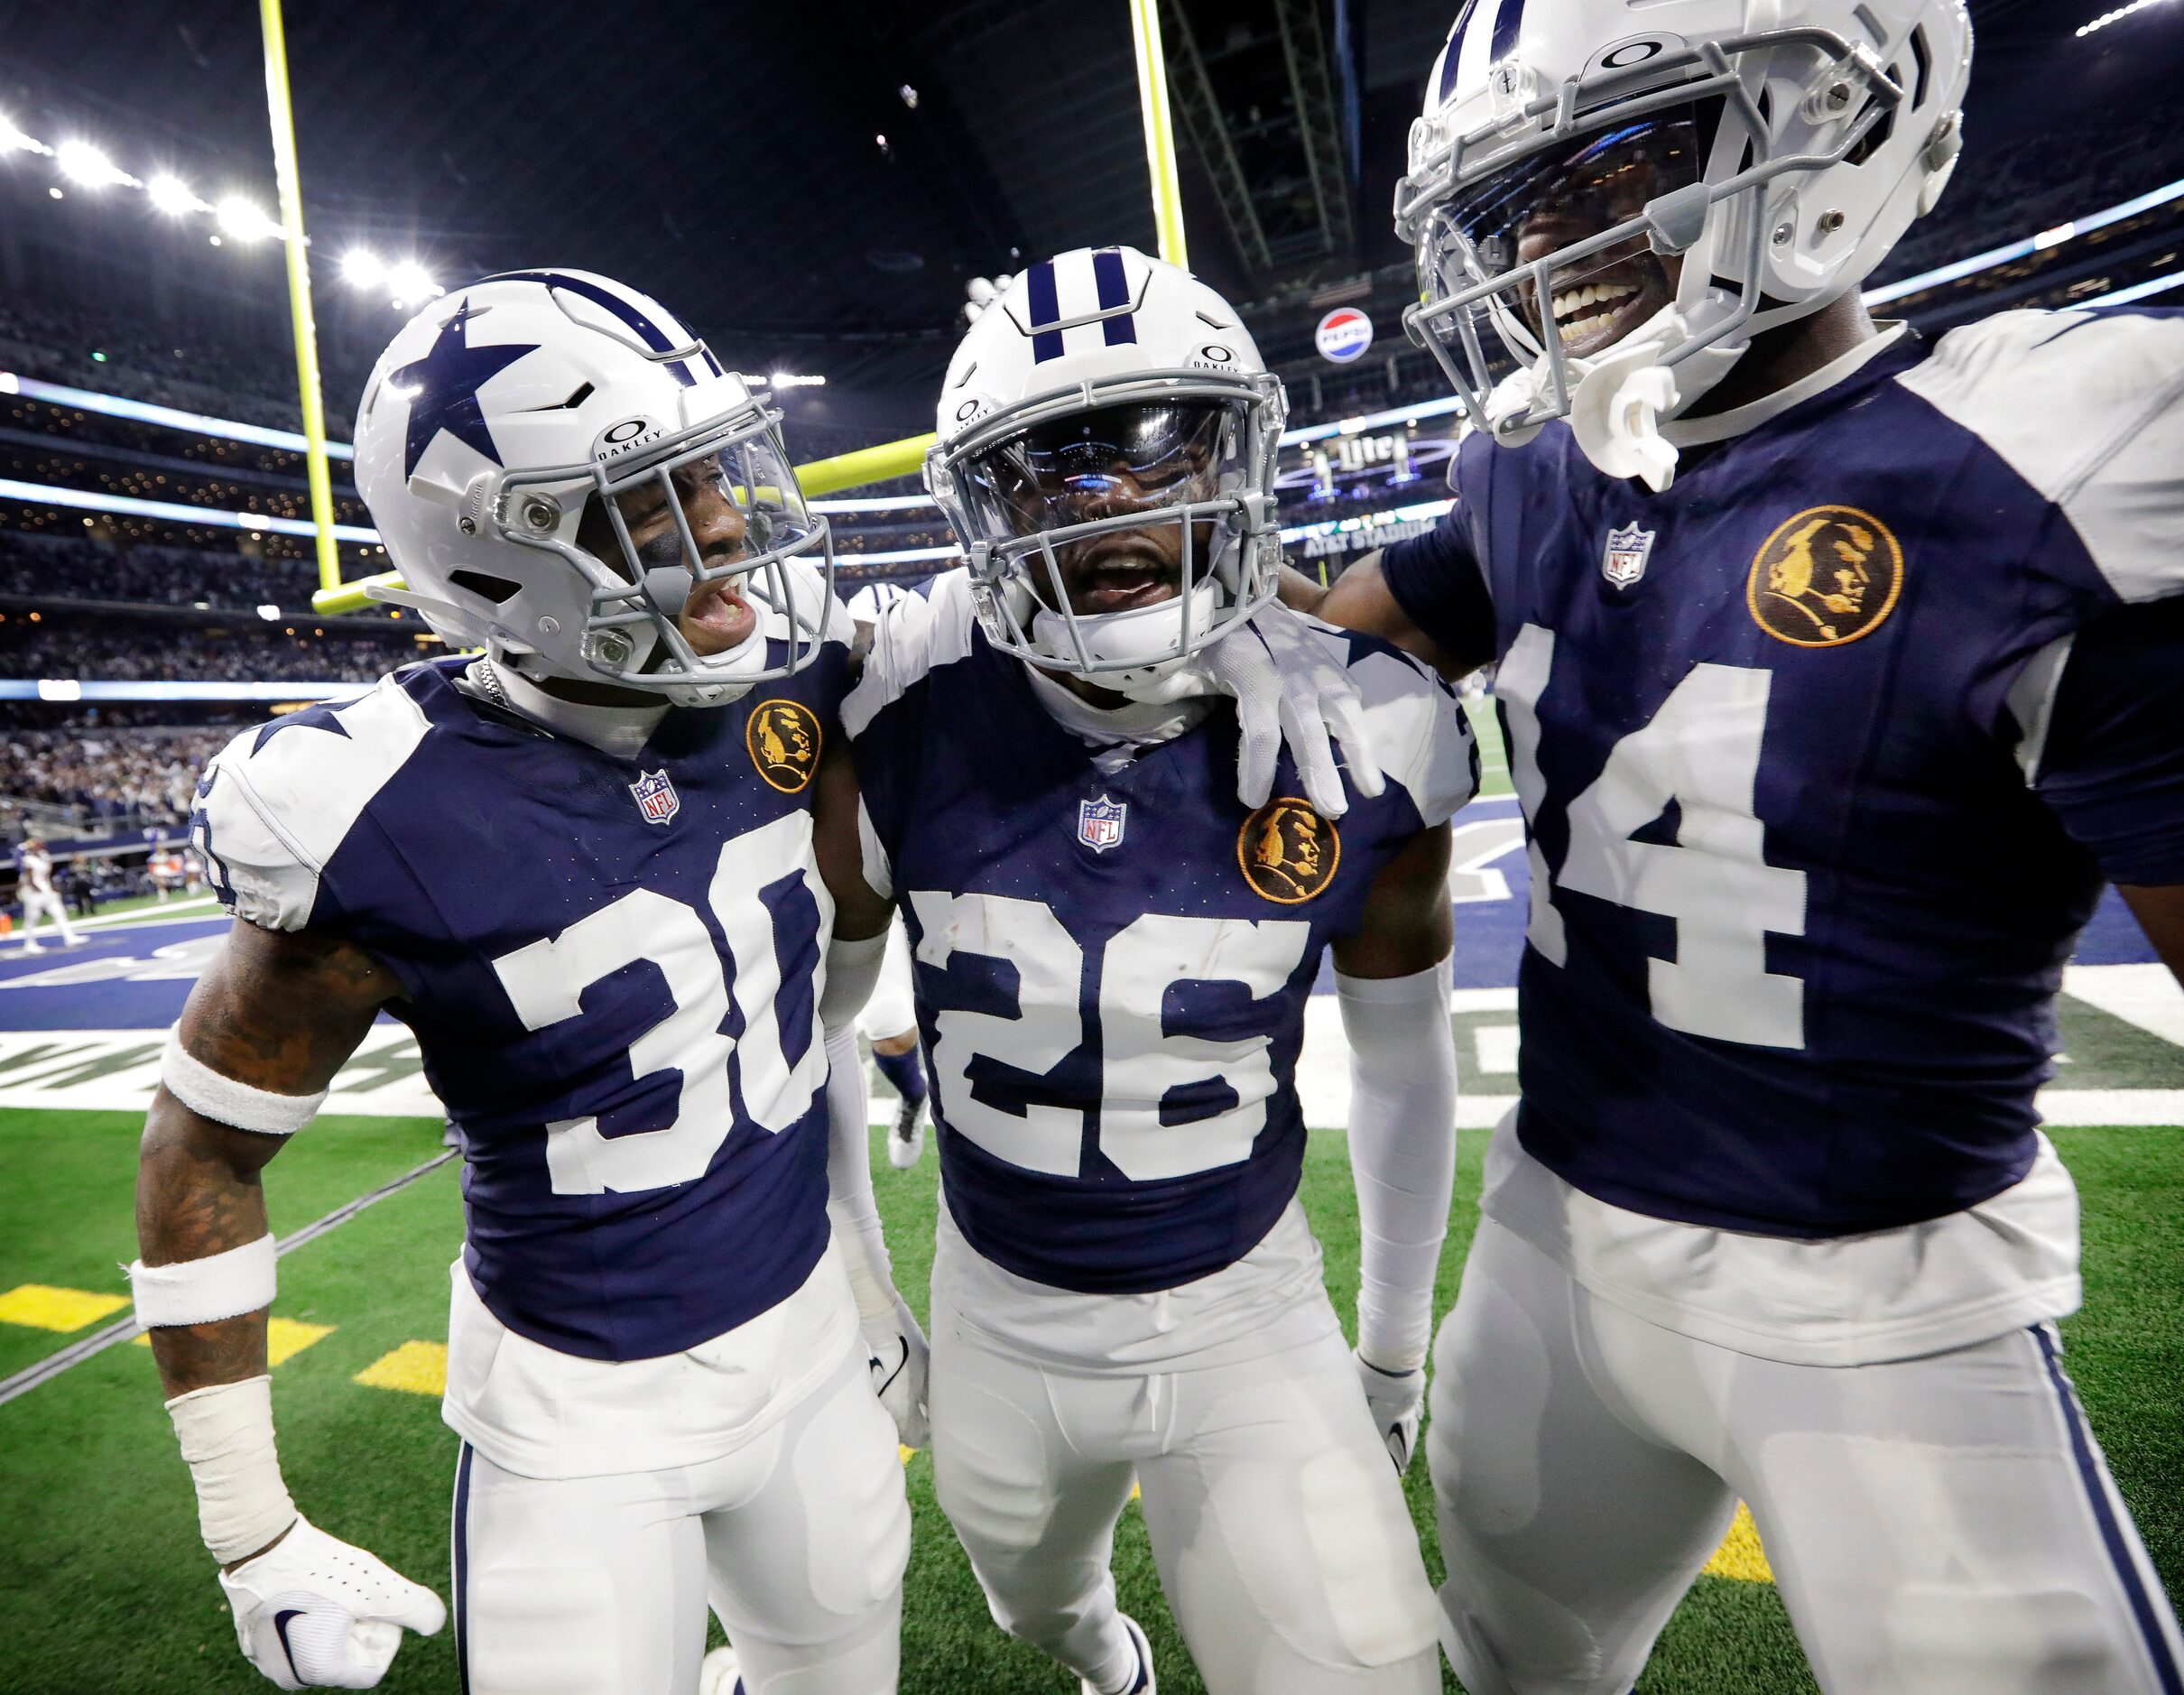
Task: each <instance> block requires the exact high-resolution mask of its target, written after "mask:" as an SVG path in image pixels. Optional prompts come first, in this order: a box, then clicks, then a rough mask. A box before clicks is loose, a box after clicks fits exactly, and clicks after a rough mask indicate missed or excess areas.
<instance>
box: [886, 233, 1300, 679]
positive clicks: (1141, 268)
mask: <svg viewBox="0 0 2184 1695" xmlns="http://www.w3.org/2000/svg"><path fill="white" fill-rule="evenodd" d="M1287 411H1288V409H1287V405H1286V403H1285V402H1284V400H1283V398H1282V384H1281V382H1280V381H1279V379H1277V378H1276V377H1275V376H1274V375H1272V373H1271V372H1269V371H1268V370H1267V369H1266V366H1265V365H1264V364H1263V362H1262V361H1261V359H1260V357H1259V351H1258V348H1257V347H1255V346H1254V344H1253V341H1252V338H1251V335H1250V332H1248V331H1247V330H1246V329H1245V328H1244V325H1243V322H1242V320H1240V319H1239V318H1238V317H1237V315H1236V313H1235V310H1234V309H1233V308H1231V307H1230V306H1229V304H1228V302H1227V301H1225V300H1223V299H1222V298H1221V297H1220V296H1219V295H1218V294H1217V293H1215V292H1214V291H1213V290H1211V289H1209V288H1208V287H1207V286H1206V285H1205V284H1204V283H1203V282H1199V281H1198V279H1197V278H1196V277H1194V276H1192V275H1191V274H1190V273H1189V272H1187V271H1183V270H1180V269H1179V268H1178V267H1176V266H1174V265H1171V264H1164V263H1162V262H1161V261H1160V260H1158V259H1151V258H1148V257H1146V255H1143V254H1142V253H1139V252H1138V251H1137V250H1136V249H1135V248H1133V247H1100V248H1081V247H1080V248H1078V249H1077V250H1075V251H1074V252H1070V253H1065V254H1060V255H1056V256H1055V257H1054V258H1051V259H1045V260H1041V262H1040V263H1038V264H1033V265H1031V266H1029V267H1027V268H1026V269H1025V270H1024V271H1023V273H1022V274H1021V275H1019V276H1017V277H1014V278H1013V279H1011V281H1010V282H1009V284H1008V286H1007V287H1006V288H1005V289H1004V290H1003V291H1002V292H1001V293H1000V294H999V296H998V297H997V298H996V299H995V301H993V303H992V304H991V305H990V306H988V307H987V308H986V310H984V311H982V312H981V313H980V314H979V315H978V318H977V320H976V322H974V323H973V324H972V325H971V328H970V331H969V333H968V334H967V335H966V336H965V337H964V338H963V345H962V346H961V347H958V348H957V349H956V356H955V357H954V359H952V360H951V361H950V362H949V367H948V380H947V384H946V386H945V387H944V388H943V389H942V391H941V395H940V406H939V426H938V428H939V440H937V441H936V442H935V443H934V445H933V447H932V448H931V449H930V450H929V451H928V452H927V454H926V457H925V486H926V487H927V488H928V489H929V490H930V491H931V493H932V496H933V497H934V498H935V499H936V500H938V501H939V504H940V508H941V510H942V511H943V512H945V513H947V514H948V518H949V523H950V524H952V525H953V526H954V527H955V532H956V536H957V539H958V541H959V542H961V543H962V544H963V548H964V551H966V552H967V554H968V555H969V556H970V571H971V582H972V594H973V597H974V599H975V602H976V607H977V609H978V616H979V620H980V622H981V624H982V625H984V627H985V630H986V639H987V640H988V641H990V642H992V643H993V644H994V645H995V646H996V647H998V648H1000V649H1002V650H1003V651H1004V652H1006V653H1014V654H1016V655H1017V656H1018V657H1019V658H1021V659H1023V660H1026V661H1028V662H1030V663H1032V664H1033V665H1037V666H1039V667H1041V669H1042V670H1047V671H1060V672H1074V673H1075V674H1076V675H1078V676H1080V677H1086V678H1090V679H1093V680H1096V681H1098V682H1099V683H1101V684H1102V685H1103V686H1105V687H1106V688H1110V689H1114V690H1118V691H1120V692H1123V693H1125V694H1135V695H1137V696H1139V697H1140V698H1161V691H1162V686H1163V685H1170V686H1171V687H1180V673H1181V672H1182V671H1183V669H1184V667H1186V666H1187V665H1188V664H1189V661H1190V659H1191V657H1192V655H1194V654H1196V653H1198V652H1200V651H1201V650H1202V649H1204V648H1205V647H1207V646H1208V644H1211V643H1213V642H1216V641H1217V640H1219V639H1220V638H1221V637H1222V636H1224V635H1226V634H1228V633H1229V632H1230V631H1231V630H1234V629H1235V628H1236V627H1237V626H1238V625H1241V624H1243V623H1244V622H1245V620H1247V619H1248V618H1249V617H1250V616H1252V614H1253V613H1254V612H1255V611H1257V610H1258V609H1259V608H1260V607H1263V605H1265V604H1266V602H1267V601H1268V600H1270V599H1271V598H1272V597H1273V594H1274V589H1275V586H1276V582H1277V580H1278V577H1279V571H1280V566H1281V562H1282V543H1281V537H1280V533H1279V524H1278V523H1277V520H1276V517H1275V511H1274V493H1273V474H1274V466H1275V459H1276V457H1277V455H1278V454H1279V452H1280V450H1281V438H1282V422H1283V421H1284V419H1285V418H1286V417H1287ZM1166 525H1173V526H1174V530H1175V540H1176V543H1177V547H1176V552H1177V554H1178V560H1179V562H1178V565H1177V568H1176V576H1175V580H1174V583H1173V589H1174V592H1173V593H1172V594H1169V595H1166V596H1165V597H1162V598H1159V599H1155V600H1151V601H1147V600H1145V599H1144V596H1145V595H1146V594H1148V593H1157V592H1159V591H1160V588H1163V587H1165V585H1161V584H1152V583H1149V582H1147V581H1143V580H1141V581H1140V583H1139V584H1138V586H1137V587H1136V588H1134V589H1124V588H1116V587H1114V586H1113V585H1110V586H1108V587H1107V588H1104V589H1102V590H1100V591H1098V592H1102V593H1106V594H1107V595H1109V596H1110V597H1114V598H1116V599H1118V600H1123V601H1126V602H1127V601H1134V602H1136V604H1131V605H1125V606H1122V607H1118V608H1117V609H1115V610H1111V611H1104V612H1078V611H1076V610H1074V609H1073V608H1072V607H1071V604H1070V596H1069V592H1068V590H1067V588H1066V587H1065V583H1064V578H1065V572H1066V570H1069V569H1071V568H1072V567H1071V561H1073V560H1083V561H1084V562H1085V564H1086V568H1087V570H1110V568H1107V567H1094V566H1092V565H1091V563H1090V560H1091V555H1089V554H1087V553H1082V552H1079V551H1077V550H1082V549H1086V548H1097V547H1098V544H1099V538H1101V537H1103V536H1111V535H1121V534H1124V533H1134V532H1143V531H1150V530H1154V529H1157V528H1160V527H1161V526H1166ZM1147 569H1148V568H1146V567H1144V566H1143V564H1142V563H1141V564H1140V565H1139V566H1136V567H1129V568H1127V570H1131V571H1134V572H1135V573H1136V574H1137V575H1138V576H1139V578H1140V579H1144V578H1145V576H1146V572H1147ZM1112 570H1114V571H1117V572H1121V571H1124V570H1125V568H1124V567H1123V566H1121V565H1117V566H1115V567H1114V568H1112Z"/></svg>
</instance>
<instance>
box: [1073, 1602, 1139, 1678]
mask: <svg viewBox="0 0 2184 1695" xmlns="http://www.w3.org/2000/svg"><path fill="white" fill-rule="evenodd" d="M1115 1616H1116V1617H1117V1618H1119V1619H1121V1620H1122V1621H1123V1628H1124V1630H1126V1631H1128V1632H1129V1633H1130V1644H1131V1645H1132V1646H1133V1647H1134V1648H1135V1649H1136V1650H1137V1675H1136V1676H1135V1677H1134V1678H1133V1679H1131V1681H1129V1682H1127V1683H1125V1684H1124V1685H1123V1686H1122V1688H1121V1689H1119V1690H1114V1691H1112V1695H1160V1685H1159V1684H1158V1683H1157V1682H1155V1681H1153V1676H1152V1644H1151V1643H1149V1642H1147V1641H1146V1640H1145V1633H1144V1631H1143V1629H1141V1628H1140V1627H1139V1626H1138V1622H1137V1620H1136V1619H1134V1618H1133V1617H1131V1616H1130V1615H1129V1614H1127V1613H1117V1614H1116V1615H1115ZM1077 1685H1078V1689H1079V1690H1082V1691H1083V1695H1110V1692H1109V1691H1107V1690H1100V1689H1097V1688H1095V1687H1094V1686H1093V1683H1092V1680H1091V1679H1090V1678H1079V1679H1078V1681H1077Z"/></svg>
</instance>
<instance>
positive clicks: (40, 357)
mask: <svg viewBox="0 0 2184 1695" xmlns="http://www.w3.org/2000/svg"><path fill="white" fill-rule="evenodd" d="M94 351H96V352H98V353H103V354H105V355H106V357H105V358H104V359H94V358H92V357H91V355H92V354H93V352H94ZM0 366H5V367H6V368H8V369H10V370H14V371H19V372H21V373H22V374H23V375H26V376H37V377H42V378H44V379H45V380H46V381H48V382H51V383H66V384H69V385H70V386H72V387H76V388H88V389H96V390H97V391H99V392H101V393H105V394H125V395H128V396H129V397H130V398H132V399H134V400H147V401H151V402H153V403H155V404H158V405H162V406H173V407H177V408H179V409H180V410H182V411H184V412H208V413H210V414H212V415H214V416H217V417H224V418H239V419H241V420H242V421H244V422H245V423H254V424H262V425H264V426H265V427H266V428H268V429H273V430H299V431H300V430H301V429H302V427H303V424H302V418H301V408H300V407H299V405H298V403H297V401H296V396H295V366H294V364H293V363H292V356H291V355H290V353H289V351H288V348H287V346H286V344H285V343H282V342H279V341H273V340H262V341H254V342H245V343H242V344H236V343H234V342H230V341H227V340H223V339H221V338H217V337H215V336H210V335H207V334H204V333H202V332H200V331H198V330H194V329H193V330H190V331H189V332H188V334H187V338H186V339H185V338H182V332H179V331H178V332H175V335H173V336H168V335H155V334H153V333H151V332H150V331H149V330H148V329H130V328H126V327H123V326H119V325H116V324H114V323H112V322H100V323H89V322H86V321H85V320H83V319H81V318H79V317H78V316H77V315H76V314H74V313H71V312H68V311H65V310H60V309H57V308H55V307H54V306H52V305H51V304H48V303H42V302H40V303H33V302H32V301H24V300H21V299H15V300H0ZM362 375H363V374H362V373H358V374H356V376H355V377H354V378H353V379H351V380H347V381H344V380H342V379H341V378H339V377H338V376H337V375H336V374H335V373H334V372H332V371H330V370H329V372H328V375H327V380H326V384H325V387H326V396H327V420H326V426H327V429H328V431H329V432H330V433H332V434H334V435H336V436H338V437H339V438H341V439H342V440H347V439H348V437H349V435H350V433H351V428H352V426H351V422H350V420H349V417H348V405H349V403H350V402H351V400H352V399H353V398H354V396H355V395H356V394H358V393H359V392H360V390H361V387H362ZM283 396H284V398H282V397H283Z"/></svg>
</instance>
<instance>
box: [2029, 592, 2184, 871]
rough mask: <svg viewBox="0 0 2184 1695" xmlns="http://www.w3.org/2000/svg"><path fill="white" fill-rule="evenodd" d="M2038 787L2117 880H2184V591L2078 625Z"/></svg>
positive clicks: (2058, 692)
mask: <svg viewBox="0 0 2184 1695" xmlns="http://www.w3.org/2000/svg"><path fill="white" fill-rule="evenodd" d="M2033 786H2034V787H2035V788H2036V789H2037V790H2038V791H2039V792H2040V796H2041V799H2042V800H2043V801H2046V802H2047V803H2048V805H2049V806H2050V808H2051V809H2053V810H2054V812H2055V814H2056V816H2057V817H2058V818H2059V819H2060V820H2062V823H2063V828H2064V829H2067V830H2068V831H2069V832H2070V834H2071V836H2072V837H2073V838H2075V839H2076V840H2078V842H2080V843H2082V844H2083V845H2084V846H2085V847H2087V849H2088V850H2089V851H2090V852H2091V853H2092V855H2093V857H2095V858H2096V860H2097V861H2098V862H2099V864H2100V867H2101V870H2102V872H2103V873H2104V874H2105V875H2106V876H2107V877H2108V878H2109V879H2110V881H2112V882H2115V883H2123V884H2129V885H2134V886H2141V887H2151V888H2164V887H2169V886H2172V885H2177V884H2184V595H2177V596H2172V597H2170V598H2169V599H2167V600H2158V601H2155V602H2153V603H2152V604H2151V605H2147V606H2137V607H2123V608H2122V609H2121V610H2118V611H2115V612H2112V613H2110V614H2109V615H2108V616H2106V617H2105V618H2102V619H2099V620H2097V621H2096V622H2095V623H2093V624H2089V625H2087V626H2086V627H2085V628H2083V629H2082V630H2080V631H2079V632H2078V637H2077V640H2076V641H2075V642H2074V643H2073V644H2071V649H2070V657H2069V659H2068V662H2067V663H2066V664H2065V666H2064V669H2063V673H2062V681H2061V682H2060V684H2059V687H2058V688H2057V690H2056V693H2055V704H2054V709H2053V711H2052V713H2051V714H2050V718H2049V720H2048V725H2047V736H2046V740H2045V742H2044V744H2043V746H2042V748H2041V760H2040V766H2039V773H2038V775H2037V777H2036V778H2035V781H2034V785H2033Z"/></svg>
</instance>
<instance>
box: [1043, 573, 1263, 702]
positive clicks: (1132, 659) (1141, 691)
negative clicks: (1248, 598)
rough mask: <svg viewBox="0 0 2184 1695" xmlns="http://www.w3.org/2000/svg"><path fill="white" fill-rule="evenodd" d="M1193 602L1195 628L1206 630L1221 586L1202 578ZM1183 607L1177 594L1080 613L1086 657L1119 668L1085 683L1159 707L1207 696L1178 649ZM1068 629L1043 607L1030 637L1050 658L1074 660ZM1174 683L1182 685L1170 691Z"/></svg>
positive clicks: (1066, 623)
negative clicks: (1119, 609)
mask: <svg viewBox="0 0 2184 1695" xmlns="http://www.w3.org/2000/svg"><path fill="white" fill-rule="evenodd" d="M1184 605H1185V601H1184V597H1182V596H1180V595H1177V596H1175V597H1171V598H1170V599H1167V600H1161V601H1156V602H1154V603H1153V604H1152V606H1149V607H1130V608H1129V609H1128V610H1126V611H1123V612H1093V613H1080V614H1078V616H1077V619H1076V625H1077V634H1078V637H1079V638H1081V639H1082V641H1083V643H1084V652H1085V655H1086V657H1087V658H1089V659H1090V660H1091V661H1092V662H1094V663H1095V664H1098V665H1102V666H1113V667H1115V669H1112V670H1102V671H1099V672H1094V673H1091V674H1089V675H1087V676H1086V678H1085V681H1087V682H1094V683H1097V684H1098V685H1099V686H1100V687H1101V688H1103V689H1112V690H1115V692H1116V693H1117V694H1123V695H1127V696H1129V698H1130V699H1133V700H1141V701H1148V702H1155V703H1165V702H1167V701H1171V700H1179V699H1184V698H1186V697H1187V696H1189V695H1193V694H1203V693H1204V692H1205V691H1206V689H1205V681H1204V679H1203V677H1202V676H1201V675H1199V674H1198V673H1197V672H1196V670H1195V668H1194V667H1193V666H1192V664H1191V659H1192V656H1191V655H1189V654H1184V653H1177V651H1176V650H1177V649H1178V648H1180V646H1181V645H1182V639H1183V608H1184ZM1189 606H1190V609H1191V619H1190V623H1191V627H1192V628H1193V629H1194V630H1199V631H1202V630H1204V629H1206V628H1207V627H1208V625H1210V624H1211V623H1212V622H1213V617H1214V615H1215V614H1216V613H1217V612H1218V611H1219V610H1220V607H1221V591H1220V588H1219V587H1218V586H1217V584H1216V583H1215V582H1214V581H1213V579H1210V578H1205V579H1200V580H1199V581H1198V583H1197V584H1196V585H1195V586H1194V587H1193V588H1191V591H1190V597H1189ZM1069 625H1070V620H1069V619H1068V618H1065V617H1063V616H1061V614H1060V613H1059V612H1050V611H1048V610H1046V609H1045V608H1043V607H1042V608H1041V609H1040V610H1039V611H1038V612H1036V613H1034V614H1032V639H1033V640H1034V641H1036V642H1037V643H1038V644H1039V646H1040V649H1041V652H1043V653H1047V654H1049V655H1050V656H1051V657H1053V658H1055V659H1060V660H1066V661H1074V660H1076V659H1077V657H1078V649H1077V642H1076V641H1073V640H1072V639H1071V637H1070V634H1069ZM1171 683H1173V684H1180V687H1178V688H1174V689H1171V687H1170V685H1171Z"/></svg>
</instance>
